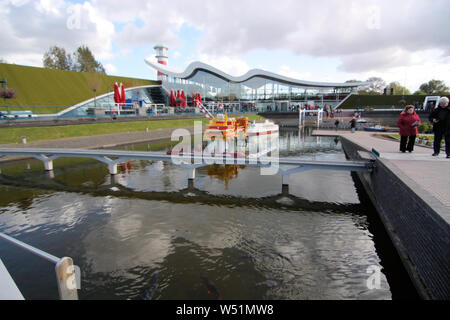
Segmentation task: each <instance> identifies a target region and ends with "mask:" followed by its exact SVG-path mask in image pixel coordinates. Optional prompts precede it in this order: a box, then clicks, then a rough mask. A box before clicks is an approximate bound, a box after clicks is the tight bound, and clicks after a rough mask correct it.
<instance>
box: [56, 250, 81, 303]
mask: <svg viewBox="0 0 450 320" xmlns="http://www.w3.org/2000/svg"><path fill="white" fill-rule="evenodd" d="M55 271H56V281H57V283H58V292H59V298H60V299H61V300H78V292H77V282H76V280H77V279H76V274H75V267H74V265H73V260H72V258H68V257H65V258H62V259H61V260H60V261H59V262H58V263H57V264H56V267H55Z"/></svg>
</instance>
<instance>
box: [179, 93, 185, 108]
mask: <svg viewBox="0 0 450 320" xmlns="http://www.w3.org/2000/svg"><path fill="white" fill-rule="evenodd" d="M180 99H182V100H183V102H182V103H181V104H180V106H181V107H185V108H186V95H185V94H184V90H181V95H180Z"/></svg>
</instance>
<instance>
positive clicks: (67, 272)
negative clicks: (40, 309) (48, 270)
mask: <svg viewBox="0 0 450 320" xmlns="http://www.w3.org/2000/svg"><path fill="white" fill-rule="evenodd" d="M0 238H2V239H4V240H6V241H8V242H9V243H11V244H13V245H15V246H17V247H19V248H22V249H24V250H26V251H28V252H31V253H32V254H34V255H36V256H38V257H41V258H43V259H45V260H47V261H49V262H52V263H54V264H55V272H56V282H57V285H58V293H59V298H60V299H61V300H78V291H77V290H78V289H77V288H79V283H80V282H79V281H80V274H77V273H76V272H75V271H76V268H75V266H74V264H73V260H72V258H69V257H64V258H58V257H55V256H54V255H51V254H49V253H47V252H44V251H42V250H39V249H37V248H35V247H32V246H30V245H28V244H26V243H24V242H22V241H19V240H17V239H14V238H12V237H10V236H8V235H6V234H4V233H1V232H0ZM77 277H78V278H77Z"/></svg>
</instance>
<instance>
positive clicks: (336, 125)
mask: <svg viewBox="0 0 450 320" xmlns="http://www.w3.org/2000/svg"><path fill="white" fill-rule="evenodd" d="M339 123H340V121H339V119H336V121H335V122H334V126H335V127H336V131H338V129H339Z"/></svg>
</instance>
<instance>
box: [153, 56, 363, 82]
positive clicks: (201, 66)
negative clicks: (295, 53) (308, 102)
mask: <svg viewBox="0 0 450 320" xmlns="http://www.w3.org/2000/svg"><path fill="white" fill-rule="evenodd" d="M145 63H147V64H148V65H149V66H150V67H152V68H153V69H156V70H157V71H159V72H161V73H163V74H166V75H169V76H171V77H174V78H179V79H188V78H190V77H192V76H194V75H195V74H196V73H197V72H198V71H206V72H208V73H211V74H214V75H216V76H217V77H220V78H222V79H224V80H226V81H230V82H235V83H242V82H245V81H247V80H250V79H252V78H255V77H262V78H266V79H269V80H274V81H278V82H282V83H285V84H288V85H291V86H300V87H315V88H330V87H332V88H354V87H359V86H365V85H367V84H368V82H352V83H331V82H313V81H305V80H298V79H293V78H289V77H286V76H282V75H279V74H276V73H273V72H269V71H265V70H261V69H252V70H250V71H248V72H247V73H246V74H244V75H242V76H240V77H234V76H231V75H229V74H227V73H225V72H223V71H221V70H219V69H216V68H214V67H213V66H210V65H208V64H206V63H203V62H199V61H197V62H193V63H191V64H190V65H189V66H188V67H187V68H186V70H184V71H183V72H176V71H173V70H171V69H170V68H168V67H167V66H165V65H163V64H159V63H154V62H151V61H150V60H149V59H145Z"/></svg>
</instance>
